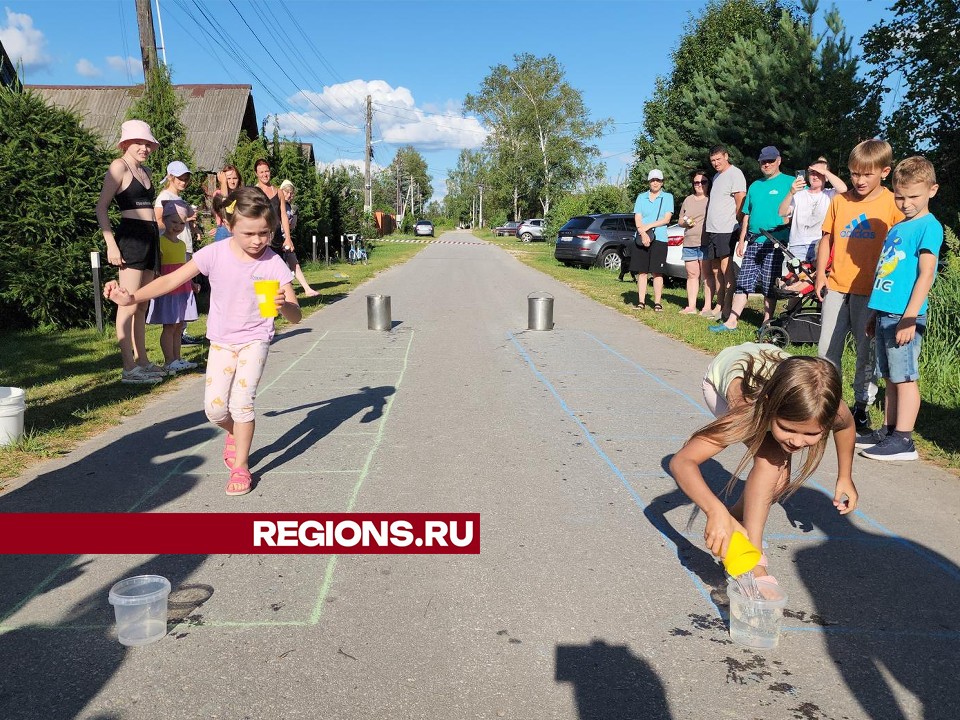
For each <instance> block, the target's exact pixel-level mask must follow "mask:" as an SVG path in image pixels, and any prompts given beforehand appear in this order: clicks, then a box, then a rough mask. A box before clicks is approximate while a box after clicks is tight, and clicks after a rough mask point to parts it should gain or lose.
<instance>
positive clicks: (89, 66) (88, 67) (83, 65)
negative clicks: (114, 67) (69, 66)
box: [76, 58, 100, 77]
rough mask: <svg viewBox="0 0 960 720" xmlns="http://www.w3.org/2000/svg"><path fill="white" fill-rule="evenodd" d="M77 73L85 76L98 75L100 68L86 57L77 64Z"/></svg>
mask: <svg viewBox="0 0 960 720" xmlns="http://www.w3.org/2000/svg"><path fill="white" fill-rule="evenodd" d="M76 70H77V74H78V75H83V77H97V75H99V74H100V68H98V67H97V66H96V65H94V64H93V63H92V62H90V61H89V60H87V59H86V58H80V59H79V60H78V61H77V66H76Z"/></svg>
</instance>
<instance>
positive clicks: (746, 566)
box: [723, 532, 760, 577]
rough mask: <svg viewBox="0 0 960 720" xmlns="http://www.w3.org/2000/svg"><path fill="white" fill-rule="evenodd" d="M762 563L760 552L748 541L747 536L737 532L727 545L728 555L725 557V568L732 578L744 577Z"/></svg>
mask: <svg viewBox="0 0 960 720" xmlns="http://www.w3.org/2000/svg"><path fill="white" fill-rule="evenodd" d="M759 562H760V551H759V550H757V548H756V547H754V545H753V543H751V542H750V541H749V540H747V537H746V535H744V534H743V533H741V532H735V533H733V535H731V536H730V542H729V543H728V544H727V554H726V555H724V556H723V566H724V567H725V568H726V569H727V572H728V573H730V574H731V575H732V576H734V577H736V576H737V575H743V574H744V573H748V572H750V571H751V570H753V569H754V568H755V567H756V566H757V563H759Z"/></svg>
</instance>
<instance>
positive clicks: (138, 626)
mask: <svg viewBox="0 0 960 720" xmlns="http://www.w3.org/2000/svg"><path fill="white" fill-rule="evenodd" d="M169 596H170V581H169V580H167V579H166V578H165V577H160V576H159V575H137V576H136V577H130V578H126V579H124V580H121V581H120V582H118V583H117V584H116V585H114V586H113V587H112V588H110V595H109V599H110V604H111V605H113V610H114V613H115V614H116V617H117V636H118V639H119V640H120V643H121V644H123V645H147V644H149V643H152V642H156V641H157V640H159V639H160V638H162V637H163V636H164V635H166V634H167V598H168V597H169Z"/></svg>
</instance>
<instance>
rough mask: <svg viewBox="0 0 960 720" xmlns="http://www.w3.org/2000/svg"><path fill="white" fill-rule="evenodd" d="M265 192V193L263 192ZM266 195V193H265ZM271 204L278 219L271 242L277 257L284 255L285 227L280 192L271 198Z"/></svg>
mask: <svg viewBox="0 0 960 720" xmlns="http://www.w3.org/2000/svg"><path fill="white" fill-rule="evenodd" d="M261 192H263V191H261ZM264 195H266V193H264ZM270 204H271V205H272V206H273V214H274V216H275V217H276V218H277V229H276V230H275V231H274V233H273V240H271V241H270V247H272V248H273V251H274V252H275V253H277V255H282V254H283V225H282V224H281V223H280V191H279V190H278V191H277V194H276V195H274V196H273V197H272V198H270Z"/></svg>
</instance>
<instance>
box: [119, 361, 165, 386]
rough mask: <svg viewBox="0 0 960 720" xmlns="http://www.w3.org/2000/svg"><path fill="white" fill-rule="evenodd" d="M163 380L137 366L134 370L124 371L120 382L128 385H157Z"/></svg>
mask: <svg viewBox="0 0 960 720" xmlns="http://www.w3.org/2000/svg"><path fill="white" fill-rule="evenodd" d="M161 380H163V378H162V377H161V376H159V375H155V374H154V373H151V372H147V371H146V370H144V369H143V368H142V367H140V366H139V365H135V366H134V367H133V369H132V370H124V371H123V372H121V373H120V382H122V383H126V384H127V385H156V384H157V383H158V382H160V381H161Z"/></svg>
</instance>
